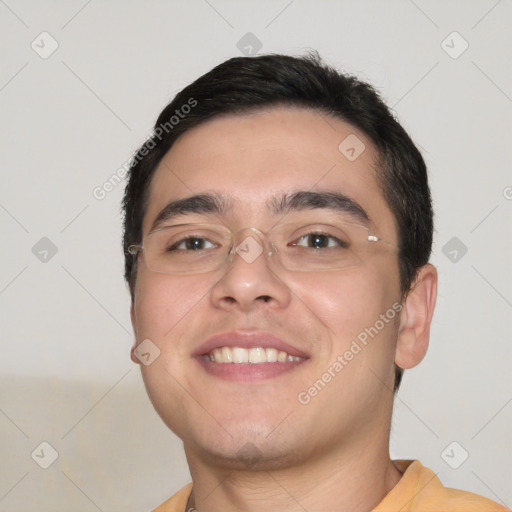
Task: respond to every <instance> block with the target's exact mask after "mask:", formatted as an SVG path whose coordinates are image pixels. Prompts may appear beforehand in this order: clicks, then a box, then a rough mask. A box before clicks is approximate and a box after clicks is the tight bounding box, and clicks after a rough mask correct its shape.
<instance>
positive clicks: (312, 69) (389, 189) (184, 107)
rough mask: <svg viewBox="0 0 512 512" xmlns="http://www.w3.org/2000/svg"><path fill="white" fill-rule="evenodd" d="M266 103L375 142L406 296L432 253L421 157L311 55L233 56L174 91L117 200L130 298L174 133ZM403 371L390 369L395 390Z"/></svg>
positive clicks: (373, 105)
mask: <svg viewBox="0 0 512 512" xmlns="http://www.w3.org/2000/svg"><path fill="white" fill-rule="evenodd" d="M273 106H276V107H277V106H290V107H302V108H309V109H312V110H315V111H318V112H321V113H324V114H327V115H329V116H333V117H335V118H338V119H340V120H342V121H345V122H347V123H349V124H351V125H352V126H354V127H356V128H358V129H359V130H361V131H362V132H363V133H364V134H366V135H367V136H368V137H369V138H370V140H371V141H372V142H373V143H374V144H375V146H376V148H377V150H378V156H379V172H378V173H377V180H378V182H379V186H380V188H381V190H382V193H383V196H384V198H385V200H386V202H387V204H388V206H389V208H390V210H391V212H392V213H393V215H394V217H395V220H396V223H397V226H398V239H399V252H398V262H399V268H400V288H401V291H402V294H406V293H407V291H408V290H409V289H410V288H411V286H412V284H413V282H414V280H415V277H416V274H417V271H418V269H419V268H420V267H422V266H423V265H425V264H426V263H428V260H429V258H430V253H431V250H432V237H433V229H434V226H433V210H432V200H431V195H430V188H429V185H428V177H427V169H426V165H425V162H424V160H423V158H422V156H421V154H420V152H419V150H418V149H417V147H416V146H415V145H414V143H413V142H412V140H411V138H410V137H409V135H408V134H407V132H406V131H405V130H404V128H403V127H402V126H401V125H400V123H399V122H398V121H397V120H396V119H395V117H394V116H393V114H392V113H391V111H390V110H389V108H388V107H387V106H386V104H385V103H384V101H383V100H382V99H381V96H380V95H379V93H378V92H377V91H376V90H375V89H374V88H373V87H372V86H371V85H369V84H368V83H366V82H364V81H362V80H360V79H358V78H356V77H355V76H352V75H349V74H346V73H342V72H340V71H338V70H336V69H335V68H333V67H331V66H328V65H326V64H324V63H323V62H322V60H321V58H320V57H319V55H318V53H317V52H310V53H309V54H307V55H304V56H299V57H294V56H289V55H280V54H269V55H260V56H256V57H234V58H231V59H229V60H227V61H225V62H223V63H221V64H219V65H218V66H216V67H214V68H213V69H212V70H211V71H209V72H208V73H206V74H204V75H203V76H201V77H199V78H198V79H197V80H195V81H194V82H193V83H191V84H190V85H188V86H187V87H185V88H184V89H183V90H182V91H180V92H179V93H178V94H177V95H176V96H175V97H174V99H173V100H172V101H171V102H170V103H169V104H168V105H167V106H166V107H165V108H164V110H163V111H162V112H161V114H160V115H159V117H158V119H157V121H156V123H155V126H154V130H153V133H152V135H151V136H150V137H149V138H148V139H147V140H146V142H145V143H144V144H143V145H142V146H141V147H140V148H139V149H138V151H137V152H136V153H135V156H134V157H133V160H132V162H131V165H130V168H129V170H128V174H127V185H126V189H125V193H124V197H123V201H122V210H123V218H124V234H123V249H124V254H125V274H124V275H125V279H126V281H127V283H128V285H129V288H130V294H131V298H132V302H133V300H134V291H135V281H136V278H137V266H136V259H135V258H134V257H133V256H132V255H131V254H130V253H129V252H128V247H129V246H130V245H132V244H133V245H139V244H141V243H142V223H143V219H144V216H145V213H146V210H147V204H148V195H149V187H150V183H151V179H152V177H153V174H154V172H155V170H156V168H157V166H158V164H159V163H160V161H161V160H162V158H163V156H164V155H165V154H166V153H167V152H168V151H169V150H170V149H171V147H172V145H173V144H174V143H175V142H176V140H177V139H178V137H179V136H180V135H182V134H183V133H185V132H187V131H188V130H190V129H192V128H194V127H196V126H198V125H199V124H201V123H203V122H205V121H206V120H208V119H212V118H214V117H219V116H223V115H229V114H244V113H248V112H254V111H257V110H263V109H266V108H268V107H273ZM402 374H403V370H402V369H401V368H399V367H396V372H395V385H394V389H395V391H397V390H398V387H399V385H400V382H401V379H402Z"/></svg>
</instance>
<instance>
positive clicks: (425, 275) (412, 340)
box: [395, 263, 437, 369]
mask: <svg viewBox="0 0 512 512" xmlns="http://www.w3.org/2000/svg"><path fill="white" fill-rule="evenodd" d="M436 298H437V270H436V268H435V267H434V265H432V264H430V263H428V264H427V265H424V266H423V267H421V268H420V269H419V270H418V273H417V275H416V279H415V281H414V284H413V285H412V287H411V289H410V290H409V292H408V294H407V295H406V298H405V300H404V302H403V309H402V312H401V316H400V327H399V331H398V339H397V345H396V353H395V363H396V365H397V366H399V367H400V368H403V369H408V368H413V367H414V366H416V365H417V364H419V363H420V362H421V360H422V359H423V358H424V357H425V354H426V353H427V349H428V342H429V336H430V324H431V322H432V316H433V314H434V308H435V305H436Z"/></svg>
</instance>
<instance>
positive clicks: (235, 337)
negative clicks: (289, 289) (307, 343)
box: [194, 331, 309, 358]
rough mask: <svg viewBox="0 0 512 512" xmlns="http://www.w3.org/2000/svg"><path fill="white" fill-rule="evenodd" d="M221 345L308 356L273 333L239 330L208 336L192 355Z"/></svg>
mask: <svg viewBox="0 0 512 512" xmlns="http://www.w3.org/2000/svg"><path fill="white" fill-rule="evenodd" d="M221 347H241V348H246V349H249V348H256V347H261V348H275V349H277V350H280V351H283V352H286V353H287V354H289V355H291V356H296V357H303V358H307V357H309V356H308V355H307V354H306V353H305V352H303V351H301V350H299V349H298V348H296V347H293V346H292V345H290V344H289V343H286V342H285V341H283V340H282V339H280V338H277V337H276V336H274V335H273V334H270V333H268V332H264V331H256V332H251V333H249V332H240V331H238V332H237V331H232V332H226V333H222V334H216V335H215V336H212V337H211V338H208V339H207V340H206V341H205V342H204V343H203V344H202V345H200V346H199V347H198V348H197V350H196V351H195V353H194V355H196V356H200V355H205V354H208V353H210V352H211V351H212V350H213V349H215V348H221Z"/></svg>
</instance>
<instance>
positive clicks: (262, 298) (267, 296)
mask: <svg viewBox="0 0 512 512" xmlns="http://www.w3.org/2000/svg"><path fill="white" fill-rule="evenodd" d="M257 299H259V300H262V301H263V302H268V301H269V300H270V299H271V297H270V295H260V296H259V297H258V298H257Z"/></svg>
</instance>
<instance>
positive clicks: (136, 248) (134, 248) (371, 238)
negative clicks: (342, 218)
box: [127, 222, 392, 275]
mask: <svg viewBox="0 0 512 512" xmlns="http://www.w3.org/2000/svg"><path fill="white" fill-rule="evenodd" d="M314 224H318V223H312V224H311V225H314ZM348 224H351V225H353V226H357V227H358V228H361V230H363V231H366V232H367V239H366V241H367V242H368V244H373V243H377V242H378V243H379V245H386V246H391V245H392V244H390V243H389V242H387V241H386V240H384V239H382V238H381V237H379V236H377V235H373V234H371V230H370V228H369V227H368V226H365V225H363V224H360V223H357V222H349V223H348ZM307 225H308V224H306V225H305V226H304V227H306V226H307ZM326 225H328V224H326ZM181 226H183V227H185V226H191V227H193V228H197V229H203V228H215V229H216V230H218V229H219V228H221V229H223V230H225V232H226V235H228V233H229V236H230V241H231V246H230V249H229V252H228V254H227V258H226V259H225V260H224V261H222V262H221V263H220V264H219V265H218V266H216V267H214V268H211V269H207V270H199V271H193V272H190V271H183V272H162V271H159V270H154V269H153V268H151V265H150V264H149V262H148V260H147V256H146V255H147V251H146V248H145V246H146V243H147V239H148V237H150V236H151V235H153V234H155V233H158V232H161V231H165V230H167V229H170V228H171V227H172V228H174V227H181ZM274 228H275V226H274ZM274 228H271V229H270V230H269V232H268V233H264V232H262V231H260V230H259V229H257V228H255V227H252V226H249V227H246V228H242V229H239V230H238V231H236V232H233V231H232V230H231V229H230V228H228V227H227V226H226V225H224V224H211V223H195V222H191V223H184V224H176V225H173V226H163V227H161V228H157V229H155V230H153V231H151V232H149V233H148V234H146V236H145V237H144V239H143V240H142V244H141V245H137V244H132V245H130V246H129V247H128V250H127V252H128V253H129V254H131V255H132V256H133V257H134V258H136V257H137V256H138V254H139V253H143V258H144V262H145V264H146V266H147V267H148V269H149V270H150V271H151V272H155V273H157V274H163V275H195V274H205V273H208V272H214V271H215V270H218V269H219V268H221V267H222V266H224V265H230V264H231V263H232V261H233V258H234V255H235V253H237V252H238V251H237V250H238V247H240V244H236V243H235V240H236V237H237V235H239V234H240V233H242V232H244V231H251V232H252V233H255V234H257V235H258V237H259V238H260V241H261V240H263V242H264V244H263V247H265V249H267V248H268V247H269V246H270V247H271V250H270V251H267V255H268V256H269V257H272V256H273V255H274V254H275V255H278V256H277V258H276V260H277V264H278V265H279V266H280V267H281V268H283V269H285V270H288V271H291V272H310V273H312V272H330V271H341V270H347V269H350V268H353V267H355V266H358V263H356V264H355V265H350V266H348V267H341V268H339V267H336V268H325V269H314V270H311V269H304V270H302V269H295V268H294V269H290V268H288V267H286V266H285V265H283V263H282V262H281V259H280V258H279V250H278V248H277V247H276V246H275V245H274V243H273V242H272V240H270V238H269V236H271V233H272V229H274ZM269 233H270V235H269ZM304 236H305V235H304ZM246 238H247V237H246ZM246 238H244V239H243V240H245V239H246ZM263 252H265V251H263ZM271 261H275V260H271Z"/></svg>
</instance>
